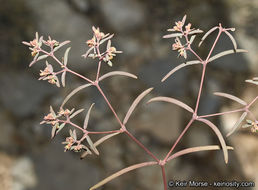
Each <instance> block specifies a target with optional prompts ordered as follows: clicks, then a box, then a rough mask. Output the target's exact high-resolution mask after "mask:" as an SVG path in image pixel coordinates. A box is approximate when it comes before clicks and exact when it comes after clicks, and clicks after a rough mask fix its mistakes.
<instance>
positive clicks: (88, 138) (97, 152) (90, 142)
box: [86, 136, 99, 155]
mask: <svg viewBox="0 0 258 190" xmlns="http://www.w3.org/2000/svg"><path fill="white" fill-rule="evenodd" d="M86 140H87V142H88V143H89V145H90V148H91V149H92V150H93V151H94V152H95V154H97V155H99V151H98V150H97V148H96V147H95V145H94V144H93V142H92V141H91V139H90V137H89V136H87V137H86Z"/></svg>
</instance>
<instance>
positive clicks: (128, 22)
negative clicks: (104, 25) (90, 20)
mask: <svg viewBox="0 0 258 190" xmlns="http://www.w3.org/2000/svg"><path fill="white" fill-rule="evenodd" d="M99 5H100V9H101V11H102V12H103V14H104V16H105V17H104V18H105V19H106V21H107V22H108V24H109V25H110V26H112V27H113V28H114V29H115V30H116V31H123V32H125V31H128V30H132V29H136V28H137V27H138V26H140V25H141V24H143V22H144V9H143V7H142V6H141V4H140V3H139V2H138V1H136V0H108V1H107V0H101V1H100V3H99Z"/></svg>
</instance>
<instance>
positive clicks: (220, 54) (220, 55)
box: [208, 49, 247, 63]
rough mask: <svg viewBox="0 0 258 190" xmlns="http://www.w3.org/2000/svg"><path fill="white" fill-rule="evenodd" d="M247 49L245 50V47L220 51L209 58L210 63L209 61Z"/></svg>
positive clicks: (243, 51)
mask: <svg viewBox="0 0 258 190" xmlns="http://www.w3.org/2000/svg"><path fill="white" fill-rule="evenodd" d="M246 52H247V51H246V50H244V49H237V50H236V51H235V50H226V51H223V52H220V53H218V54H216V55H214V56H212V57H211V58H210V59H209V60H208V63H209V62H212V61H214V60H216V59H218V58H220V57H223V56H225V55H229V54H233V53H246Z"/></svg>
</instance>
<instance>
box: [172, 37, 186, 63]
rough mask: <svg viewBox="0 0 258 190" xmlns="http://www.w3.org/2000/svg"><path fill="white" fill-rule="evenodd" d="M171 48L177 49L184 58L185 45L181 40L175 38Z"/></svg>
mask: <svg viewBox="0 0 258 190" xmlns="http://www.w3.org/2000/svg"><path fill="white" fill-rule="evenodd" d="M172 49H173V50H177V51H178V52H179V55H180V56H184V58H186V50H185V47H184V46H183V45H182V43H181V41H180V40H179V38H176V39H175V43H174V44H172Z"/></svg>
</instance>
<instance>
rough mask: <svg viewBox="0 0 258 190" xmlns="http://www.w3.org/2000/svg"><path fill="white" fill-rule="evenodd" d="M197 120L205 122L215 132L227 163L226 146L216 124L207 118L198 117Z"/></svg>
mask: <svg viewBox="0 0 258 190" xmlns="http://www.w3.org/2000/svg"><path fill="white" fill-rule="evenodd" d="M198 120H199V121H201V122H203V123H206V124H207V125H208V126H209V127H210V128H211V129H212V130H213V131H214V132H215V134H216V135H217V137H218V139H219V141H220V144H221V147H222V149H223V154H224V160H225V163H226V164H227V163H228V150H227V146H226V143H225V140H224V138H223V136H222V134H221V132H220V131H219V129H218V128H217V127H216V125H214V124H213V123H212V122H210V121H209V120H207V119H198Z"/></svg>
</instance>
